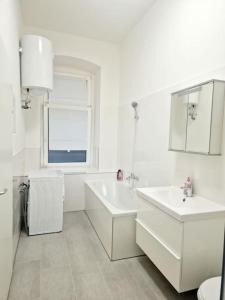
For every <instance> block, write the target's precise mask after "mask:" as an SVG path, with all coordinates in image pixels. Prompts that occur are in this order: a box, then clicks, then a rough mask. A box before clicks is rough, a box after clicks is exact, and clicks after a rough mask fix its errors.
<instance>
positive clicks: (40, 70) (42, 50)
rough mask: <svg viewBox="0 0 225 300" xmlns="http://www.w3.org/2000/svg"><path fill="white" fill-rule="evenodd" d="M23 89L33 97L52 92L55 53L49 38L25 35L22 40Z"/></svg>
mask: <svg viewBox="0 0 225 300" xmlns="http://www.w3.org/2000/svg"><path fill="white" fill-rule="evenodd" d="M21 82H22V88H23V89H26V90H27V91H29V93H30V94H31V95H43V94H45V92H46V91H49V90H52V85H53V52H52V44H51V41H49V40H48V39H47V38H45V37H42V36H38V35H32V34H25V35H24V36H23V37H22V39H21Z"/></svg>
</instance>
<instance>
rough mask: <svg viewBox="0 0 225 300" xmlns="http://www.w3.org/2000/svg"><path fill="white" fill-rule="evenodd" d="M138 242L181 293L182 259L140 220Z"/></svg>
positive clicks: (138, 222)
mask: <svg viewBox="0 0 225 300" xmlns="http://www.w3.org/2000/svg"><path fill="white" fill-rule="evenodd" d="M136 242H137V244H138V245H139V246H140V247H141V249H142V250H143V251H144V252H145V253H146V255H147V256H148V257H149V258H150V259H151V260H152V262H153V263H154V264H155V265H156V267H157V268H158V269H159V270H160V271H161V272H162V274H163V275H164V276H165V277H166V278H167V279H168V281H169V282H170V283H171V284H172V285H173V286H174V287H175V289H176V290H177V291H178V292H179V288H180V275H181V258H180V257H179V256H177V255H176V253H173V251H172V250H171V249H169V248H168V247H167V246H166V245H165V244H164V243H163V242H162V241H160V239H158V238H157V237H156V236H154V234H153V233H152V232H151V231H149V230H148V229H147V228H146V227H145V226H144V225H143V224H142V223H141V222H140V221H138V220H137V221H136Z"/></svg>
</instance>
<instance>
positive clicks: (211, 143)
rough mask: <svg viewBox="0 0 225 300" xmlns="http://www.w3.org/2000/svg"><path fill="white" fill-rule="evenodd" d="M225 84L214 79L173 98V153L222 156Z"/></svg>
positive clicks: (171, 118) (177, 93)
mask: <svg viewBox="0 0 225 300" xmlns="http://www.w3.org/2000/svg"><path fill="white" fill-rule="evenodd" d="M224 100H225V81H221V80H210V81H207V82H204V83H201V84H199V85H196V86H192V87H190V88H187V89H184V90H181V91H177V92H175V93H173V94H172V95H171V115H170V141H169V150H171V151H180V152H189V153H198V154H206V155H220V154H221V144H222V131H223V118H224Z"/></svg>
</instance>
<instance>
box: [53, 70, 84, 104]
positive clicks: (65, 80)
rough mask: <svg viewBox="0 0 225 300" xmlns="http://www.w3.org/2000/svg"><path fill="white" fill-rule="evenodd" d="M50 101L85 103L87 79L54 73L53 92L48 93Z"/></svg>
mask: <svg viewBox="0 0 225 300" xmlns="http://www.w3.org/2000/svg"><path fill="white" fill-rule="evenodd" d="M50 102H52V103H63V104H71V105H87V104H88V86H87V80H86V79H84V78H78V77H70V76H63V75H55V76H54V88H53V92H52V93H51V94H50Z"/></svg>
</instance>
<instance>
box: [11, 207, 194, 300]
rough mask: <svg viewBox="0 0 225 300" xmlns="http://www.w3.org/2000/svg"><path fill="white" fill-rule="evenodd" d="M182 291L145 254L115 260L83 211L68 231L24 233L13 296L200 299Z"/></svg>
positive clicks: (25, 299)
mask: <svg viewBox="0 0 225 300" xmlns="http://www.w3.org/2000/svg"><path fill="white" fill-rule="evenodd" d="M196 299H197V297H196V291H193V292H189V293H183V294H178V293H177V292H176V291H175V289H174V288H173V287H172V286H171V285H170V284H169V282H168V281H167V280H166V279H165V277H164V276H163V275H162V274H161V273H160V272H159V270H158V269H157V268H156V267H155V266H154V264H153V263H152V262H151V261H150V260H149V259H148V257H146V256H140V257H136V258H131V259H124V260H119V261H113V262H111V261H110V260H109V258H108V256H107V254H106V252H105V250H104V248H103V246H102V244H101V242H100V241H99V239H98V237H97V235H96V232H95V231H94V229H93V228H92V225H91V224H90V221H89V219H88V218H87V216H86V214H85V213H84V212H71V213H65V214H64V229H63V232H61V233H57V234H47V235H41V236H34V237H27V236H26V234H24V233H22V234H21V238H20V241H19V246H18V252H17V255H16V262H15V268H14V272H13V279H12V284H11V288H10V295H9V300H196Z"/></svg>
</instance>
